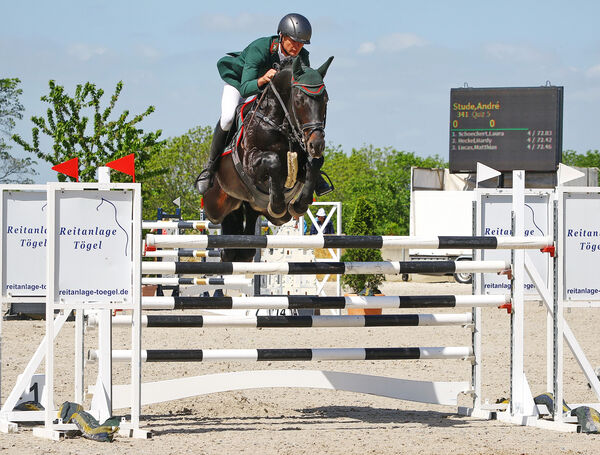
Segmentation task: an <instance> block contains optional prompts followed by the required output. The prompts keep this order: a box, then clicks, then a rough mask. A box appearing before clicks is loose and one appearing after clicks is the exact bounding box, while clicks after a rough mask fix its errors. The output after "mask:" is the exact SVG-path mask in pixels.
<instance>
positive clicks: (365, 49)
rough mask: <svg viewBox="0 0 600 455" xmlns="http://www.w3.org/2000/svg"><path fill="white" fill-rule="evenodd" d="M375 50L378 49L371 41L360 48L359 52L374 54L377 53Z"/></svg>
mask: <svg viewBox="0 0 600 455" xmlns="http://www.w3.org/2000/svg"><path fill="white" fill-rule="evenodd" d="M375 49H377V46H376V45H375V43H373V42H371V41H366V42H364V43H362V44H361V45H360V46H359V47H358V51H357V52H358V53H359V54H372V53H373V52H375Z"/></svg>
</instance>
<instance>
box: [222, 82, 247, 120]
mask: <svg viewBox="0 0 600 455" xmlns="http://www.w3.org/2000/svg"><path fill="white" fill-rule="evenodd" d="M242 101H243V98H242V95H240V92H239V91H238V89H236V88H235V87H233V86H232V85H229V84H225V87H223V96H222V97H221V120H220V123H221V129H222V130H223V131H229V130H230V129H231V125H232V124H233V119H234V117H235V109H236V107H237V106H238V104H240V103H241V102H242Z"/></svg>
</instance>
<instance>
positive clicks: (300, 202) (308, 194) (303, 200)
mask: <svg viewBox="0 0 600 455" xmlns="http://www.w3.org/2000/svg"><path fill="white" fill-rule="evenodd" d="M321 161H322V160H309V161H307V163H306V179H305V181H304V186H303V187H302V191H301V192H300V195H299V196H298V197H297V198H296V200H295V201H294V202H293V203H292V204H290V205H289V206H288V211H289V212H290V214H291V215H292V216H295V217H298V216H302V215H304V214H305V213H306V211H307V210H308V206H309V205H310V204H312V202H313V193H314V191H315V187H316V185H317V179H318V177H319V175H320V172H321V165H322V162H321Z"/></svg>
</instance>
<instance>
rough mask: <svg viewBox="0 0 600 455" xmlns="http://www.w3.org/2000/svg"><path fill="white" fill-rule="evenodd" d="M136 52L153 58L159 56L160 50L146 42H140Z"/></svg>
mask: <svg viewBox="0 0 600 455" xmlns="http://www.w3.org/2000/svg"><path fill="white" fill-rule="evenodd" d="M137 52H138V53H139V54H140V55H141V56H142V57H146V58H150V59H154V58H157V57H160V52H159V51H158V49H156V48H154V47H152V46H149V45H147V44H140V45H139V46H138V47H137Z"/></svg>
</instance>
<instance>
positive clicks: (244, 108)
mask: <svg viewBox="0 0 600 455" xmlns="http://www.w3.org/2000/svg"><path fill="white" fill-rule="evenodd" d="M256 100H257V98H256V96H254V97H252V98H251V99H249V100H248V101H246V102H244V103H243V104H240V105H239V106H238V109H237V110H236V120H235V121H234V122H233V123H234V125H236V128H237V129H236V132H235V134H234V135H233V139H232V140H231V143H230V144H229V145H228V146H227V147H225V151H224V152H223V153H222V154H221V156H225V155H229V154H230V153H231V152H233V151H234V150H236V149H237V147H238V145H239V143H240V141H241V140H242V136H243V135H244V117H246V116H248V115H249V114H250V113H251V112H252V110H253V109H254V108H255V107H256Z"/></svg>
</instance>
